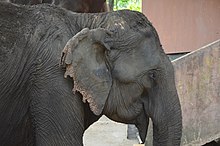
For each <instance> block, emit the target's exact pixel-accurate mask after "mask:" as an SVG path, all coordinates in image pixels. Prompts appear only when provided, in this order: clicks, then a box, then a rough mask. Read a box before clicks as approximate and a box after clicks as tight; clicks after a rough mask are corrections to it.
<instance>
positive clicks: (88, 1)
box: [8, 0, 108, 13]
mask: <svg viewBox="0 0 220 146" xmlns="http://www.w3.org/2000/svg"><path fill="white" fill-rule="evenodd" d="M8 1H9V2H12V3H15V4H22V5H37V4H43V3H47V4H53V5H57V6H59V7H62V8H65V9H67V10H70V11H73V12H78V13H97V12H105V11H108V8H107V4H106V0H8Z"/></svg>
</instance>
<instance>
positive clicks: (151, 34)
mask: <svg viewBox="0 0 220 146" xmlns="http://www.w3.org/2000/svg"><path fill="white" fill-rule="evenodd" d="M0 36H1V37H0V74H1V76H0V111H1V114H0V125H1V126H0V143H1V145H23V146H25V145H28V146H30V145H40V146H44V145H46V146H49V145H73V146H76V145H77V146H78V145H82V136H83V132H84V130H85V129H86V128H87V127H88V126H89V125H90V124H92V123H93V122H94V121H96V120H97V119H98V118H99V117H100V116H101V115H103V114H104V115H106V116H108V117H109V118H111V119H112V120H115V121H118V122H123V123H131V124H135V125H136V126H137V127H138V129H139V132H140V135H141V138H142V140H143V141H144V140H145V137H146V133H147V127H148V120H149V117H150V118H152V121H153V126H154V146H161V145H163V146H177V145H180V138H181V131H182V118H181V108H180V103H179V99H178V96H177V92H176V88H175V83H174V73H173V67H172V65H171V63H170V61H169V59H168V58H167V56H166V55H165V53H164V51H163V49H162V47H161V44H160V41H159V38H158V35H157V33H156V31H155V29H154V28H153V26H152V25H151V23H149V21H148V20H147V19H146V17H144V15H142V14H141V13H138V12H133V11H128V10H124V11H117V12H111V13H100V14H77V13H73V12H70V11H65V10H64V9H60V8H56V7H54V6H47V5H38V6H32V7H30V6H16V5H13V4H10V3H0ZM61 52H62V58H61ZM60 62H61V63H62V65H63V67H61V66H60V65H59V64H60ZM64 74H65V77H67V78H64ZM69 76H70V77H69ZM72 78H73V79H74V81H72ZM73 83H74V86H73ZM72 88H74V89H73V90H74V93H73V92H72ZM82 100H83V101H84V103H83V102H82ZM89 108H90V109H91V110H89Z"/></svg>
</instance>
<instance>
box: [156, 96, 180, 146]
mask: <svg viewBox="0 0 220 146" xmlns="http://www.w3.org/2000/svg"><path fill="white" fill-rule="evenodd" d="M172 96H176V100H175V101H169V104H165V105H164V107H163V111H166V112H165V113H162V115H161V117H162V118H161V120H158V121H157V122H156V123H155V124H153V133H154V136H153V137H154V140H153V145H154V146H161V145H163V146H179V145H180V141H181V135H182V116H181V109H180V104H179V100H177V99H178V98H177V94H176V95H172ZM165 102H166V101H165ZM153 120H154V119H153Z"/></svg>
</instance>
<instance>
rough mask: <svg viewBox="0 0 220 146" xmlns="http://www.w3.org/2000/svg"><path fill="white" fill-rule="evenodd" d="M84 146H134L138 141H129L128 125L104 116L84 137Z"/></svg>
mask: <svg viewBox="0 0 220 146" xmlns="http://www.w3.org/2000/svg"><path fill="white" fill-rule="evenodd" d="M83 141H84V146H133V145H134V144H138V140H128V139H127V125H125V124H121V123H117V122H114V121H111V120H109V119H108V118H107V117H105V116H102V117H101V118H100V119H99V121H97V122H96V123H94V124H93V125H92V126H90V127H89V128H88V129H87V130H86V132H85V134H84V137H83Z"/></svg>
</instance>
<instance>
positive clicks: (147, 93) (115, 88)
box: [62, 13, 182, 146]
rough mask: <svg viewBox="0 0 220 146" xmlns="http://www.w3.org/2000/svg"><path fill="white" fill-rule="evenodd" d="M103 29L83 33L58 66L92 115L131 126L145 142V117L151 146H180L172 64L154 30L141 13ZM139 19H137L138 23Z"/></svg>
mask: <svg viewBox="0 0 220 146" xmlns="http://www.w3.org/2000/svg"><path fill="white" fill-rule="evenodd" d="M136 15H137V18H136V19H135V21H134V20H133V21H130V20H126V19H124V18H123V19H122V18H121V19H115V18H114V21H111V22H110V23H109V24H108V26H106V28H95V29H88V28H85V29H82V30H81V31H80V32H78V33H77V34H76V35H75V36H74V37H72V38H71V39H70V40H69V41H68V43H67V44H66V46H65V48H64V50H63V55H62V64H63V65H65V66H66V73H65V77H66V76H70V77H72V78H73V80H74V88H73V90H74V92H76V91H78V92H80V93H81V94H82V95H83V101H84V102H88V103H89V105H90V109H91V111H92V112H93V113H94V114H96V115H102V114H104V115H106V116H107V117H109V118H110V119H112V120H114V121H118V122H122V123H130V124H135V125H136V126H137V128H138V130H139V132H140V136H141V139H142V141H145V138H146V134H147V128H148V122H149V118H151V119H152V121H153V131H154V145H167V146H171V145H172V146H174V145H180V139H181V132H182V117H181V108H180V103H179V99H178V95H177V91H176V87H175V82H174V71H173V67H172V64H171V62H170V61H169V59H168V58H167V56H166V54H165V53H164V51H163V49H162V46H161V44H160V41H159V37H158V35H157V32H156V30H155V29H154V27H153V26H152V25H151V23H149V21H148V20H147V19H146V18H145V17H144V16H143V15H142V14H139V13H136ZM138 18H139V19H138Z"/></svg>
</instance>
